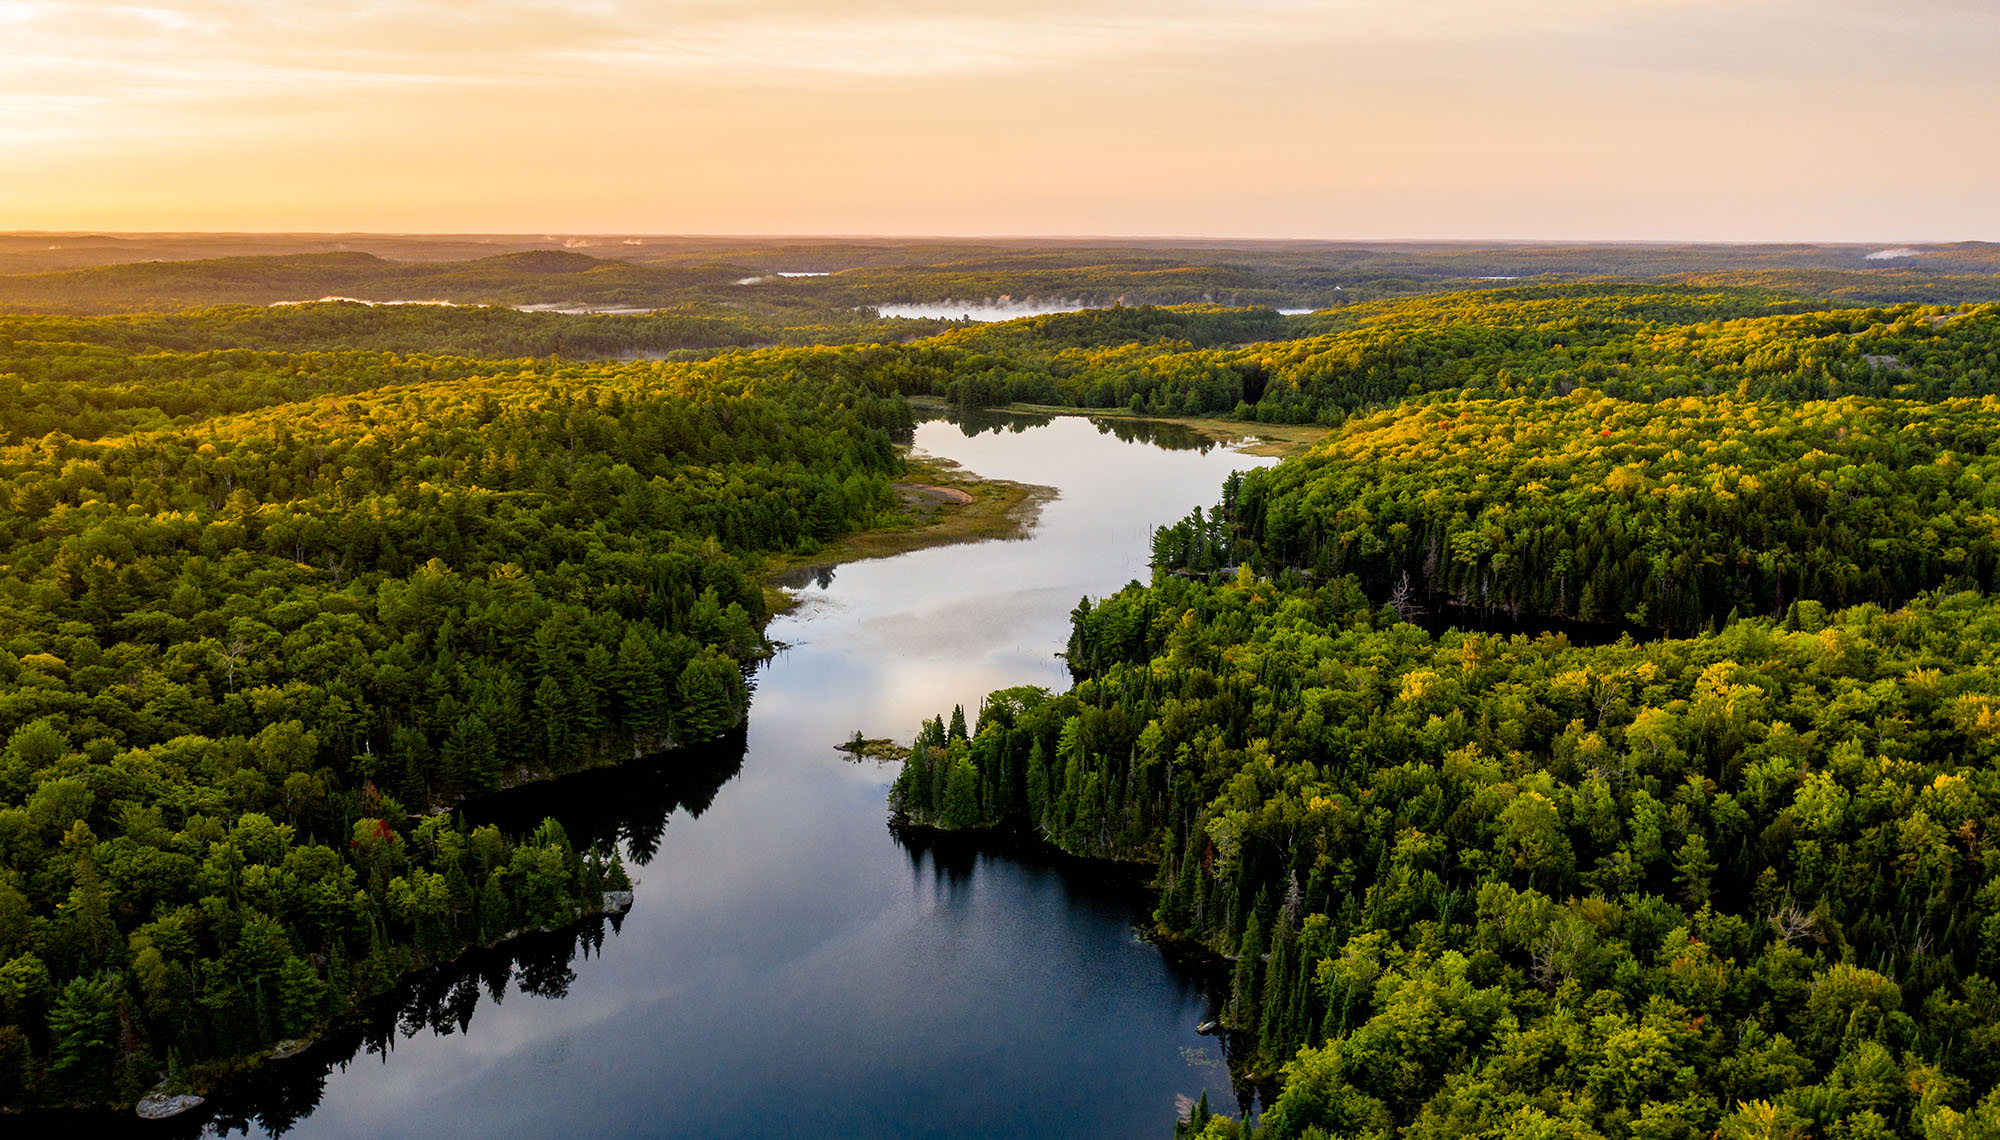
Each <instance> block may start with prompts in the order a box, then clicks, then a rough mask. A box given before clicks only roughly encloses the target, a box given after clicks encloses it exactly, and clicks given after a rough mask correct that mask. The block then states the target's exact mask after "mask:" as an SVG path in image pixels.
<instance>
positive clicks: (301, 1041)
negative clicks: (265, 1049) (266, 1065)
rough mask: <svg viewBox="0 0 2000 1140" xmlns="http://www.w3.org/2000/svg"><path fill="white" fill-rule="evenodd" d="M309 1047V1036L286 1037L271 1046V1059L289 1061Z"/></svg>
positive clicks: (310, 1040) (310, 1046)
mask: <svg viewBox="0 0 2000 1140" xmlns="http://www.w3.org/2000/svg"><path fill="white" fill-rule="evenodd" d="M310 1048H312V1038H310V1037H291V1038H287V1039H285V1040H283V1041H280V1042H278V1043H277V1044H276V1045H275V1046H273V1047H272V1049H271V1060H273V1061H289V1060H291V1059H292V1058H293V1057H296V1056H298V1055H299V1054H301V1053H303V1052H305V1051H306V1050H308V1049H310Z"/></svg>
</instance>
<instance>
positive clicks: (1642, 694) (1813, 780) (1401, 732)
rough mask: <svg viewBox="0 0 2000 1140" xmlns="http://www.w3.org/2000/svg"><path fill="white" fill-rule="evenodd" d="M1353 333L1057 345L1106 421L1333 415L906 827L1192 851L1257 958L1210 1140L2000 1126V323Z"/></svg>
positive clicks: (1169, 928) (1159, 921) (986, 717)
mask: <svg viewBox="0 0 2000 1140" xmlns="http://www.w3.org/2000/svg"><path fill="white" fill-rule="evenodd" d="M1060 320H1061V318H1044V322H1045V323H1044V325H1043V330H1044V332H1045V333H1046V332H1052V331H1053V322H1058V321H1060ZM1312 320H1313V321H1314V322H1315V323H1316V324H1317V325H1318V326H1319V327H1318V328H1317V329H1316V330H1315V331H1313V332H1312V333H1310V334H1309V335H1306V336H1301V337H1294V338H1291V339H1289V340H1286V341H1282V342H1270V343H1263V344H1250V345H1248V346H1245V347H1240V348H1237V347H1216V348H1209V349H1198V348H1195V347H1193V346H1192V344H1191V343H1188V342H1186V341H1185V340H1184V341H1183V342H1182V343H1179V344H1169V343H1166V342H1165V341H1162V342H1160V343H1157V344H1155V345H1153V346H1150V347H1147V346H1135V345H1126V346H1123V348H1122V352H1123V354H1124V356H1123V360H1124V361H1126V362H1129V367H1126V368H1122V369H1121V368H1120V366H1119V364H1118V363H1115V362H1114V361H1115V360H1116V359H1117V358H1118V357H1119V354H1120V352H1121V349H1120V348H1118V347H1110V348H1100V347H1097V346H1095V345H1093V344H1091V343H1089V341H1088V339H1087V338H1078V339H1079V342H1080V343H1078V344H1077V345H1076V346H1074V347H1072V346H1064V345H1059V344H1050V343H1045V344H1043V345H1041V346H1038V347H1036V346H1028V347H1025V348H1024V347H1017V348H1016V352H1017V354H1019V355H1021V356H1028V355H1037V358H1038V359H1039V360H1041V361H1042V362H1043V365H1044V366H1043V368H1042V369H1041V371H1040V373H1039V375H1040V376H1041V377H1043V378H1044V382H1053V384H1054V387H1053V389H1052V394H1053V395H1055V396H1057V397H1060V396H1063V395H1072V398H1074V395H1073V394H1080V395H1081V396H1082V398H1080V399H1075V402H1076V403H1079V404H1091V405H1096V406H1109V405H1115V404H1116V403H1117V402H1118V399H1119V397H1120V396H1122V395H1123V392H1122V391H1119V390H1113V391H1110V392H1108V393H1107V392H1106V391H1105V390H1104V389H1102V388H1101V387H1099V386H1098V385H1099V384H1100V382H1101V381H1113V382H1123V383H1129V384H1131V385H1132V387H1131V389H1130V391H1131V392H1132V393H1133V394H1134V395H1135V396H1136V397H1137V402H1138V404H1143V405H1145V406H1146V407H1148V408H1151V407H1154V406H1155V405H1156V403H1157V402H1158V401H1157V396H1156V393H1158V392H1159V391H1160V390H1161V387H1163V386H1164V385H1158V384H1156V386H1155V387H1154V388H1153V389H1152V391H1151V392H1148V390H1147V389H1146V387H1145V385H1144V382H1143V381H1142V380H1140V379H1139V377H1141V376H1146V375H1152V376H1161V375H1166V376H1172V377H1177V378H1182V379H1180V380H1179V383H1181V384H1182V385H1183V386H1182V387H1181V388H1179V391H1180V392H1181V393H1182V394H1183V399H1188V395H1187V394H1190V393H1191V394H1192V400H1191V401H1190V403H1192V402H1195V401H1198V402H1199V406H1198V407H1193V406H1188V405H1187V404H1183V405H1182V408H1183V410H1186V411H1190V412H1194V411H1203V412H1208V413H1209V414H1211V415H1213V414H1216V413H1217V412H1222V413H1223V414H1224V415H1228V414H1229V413H1228V412H1226V411H1224V409H1225V408H1226V407H1227V403H1226V401H1228V400H1229V399H1230V398H1231V397H1232V396H1236V395H1237V394H1238V392H1240V393H1241V396H1240V398H1241V399H1242V400H1244V401H1245V403H1246V404H1249V405H1250V407H1249V409H1248V413H1249V414H1248V415H1246V414H1245V408H1242V407H1238V408H1236V409H1235V412H1234V414H1235V415H1236V416H1238V417H1239V418H1245V419H1263V418H1264V411H1265V410H1264V408H1263V404H1264V403H1265V402H1267V401H1270V400H1272V399H1273V398H1274V395H1276V398H1277V399H1279V400H1280V401H1282V403H1283V405H1284V406H1287V407H1290V408H1296V409H1300V413H1299V414H1301V415H1303V416H1306V417H1310V419H1312V420H1316V421H1317V422H1319V423H1320V424H1322V425H1324V426H1325V427H1326V428H1327V429H1328V435H1327V438H1326V439H1325V441H1324V442H1323V443H1321V444H1320V445H1319V446H1317V447H1316V448H1314V449H1313V450H1312V451H1311V452H1309V453H1308V454H1306V455H1304V456H1302V457H1299V458H1295V459H1290V460H1287V461H1285V462H1283V463H1281V464H1279V465H1277V466H1276V467H1273V468H1268V469H1265V470H1261V471H1255V472H1251V473H1248V474H1244V475H1240V476H1236V477H1232V478H1231V479H1230V480H1229V481H1228V483H1227V484H1226V485H1225V486H1224V487H1223V488H1222V489H1221V495H1220V500H1219V501H1218V502H1217V504H1216V505H1215V506H1214V507H1213V508H1211V509H1207V510H1197V511H1195V512H1193V513H1192V514H1191V515H1190V516H1189V517H1188V518H1187V519H1186V520H1184V521H1183V522H1181V523H1180V524H1177V525H1174V526H1170V527H1165V528H1161V529H1159V530H1158V531H1156V532H1155V533H1154V537H1153V557H1152V564H1153V578H1152V580H1151V581H1150V582H1149V583H1139V582H1134V583H1132V584H1131V585H1129V586H1128V587H1126V588H1125V589H1124V590H1122V591H1120V592H1118V593H1116V594H1114V595H1112V596H1110V597H1106V598H1099V599H1091V598H1085V599H1083V600H1082V601H1081V602H1080V603H1079V604H1078V605H1077V607H1076V608H1075V610H1074V611H1073V613H1072V615H1071V628H1072V636H1071V639H1070V643H1069V645H1068V647H1067V657H1068V660H1069V663H1070V666H1071V669H1072V671H1073V673H1074V675H1075V677H1076V679H1077V680H1076V684H1075V686H1074V687H1073V688H1072V689H1070V690H1069V691H1067V692H1063V693H1051V692H1048V691H1045V690H1041V689H1036V688H1015V689H1003V690H999V691H996V692H994V693H992V694H990V695H988V696H987V697H986V698H985V700H984V701H983V702H981V703H980V706H979V708H978V710H977V712H976V714H975V715H973V716H971V717H968V716H967V715H966V714H965V712H964V710H963V709H959V710H954V711H953V713H952V715H951V716H950V718H949V721H948V722H947V718H946V717H944V716H939V717H938V718H936V719H934V720H932V721H931V722H929V723H927V724H924V725H922V726H921V727H920V730H919V732H918V733H917V735H916V737H915V740H914V742H913V744H912V747H911V754H910V758H909V761H908V762H907V763H906V765H905V767H904V769H903V771H902V773H901V775H900V776H899V777H898V779H897V781H896V783H895V786H894V787H893V789H892V791H891V797H890V810H891V812H892V814H893V816H894V818H895V820H896V821H897V823H898V825H899V826H914V827H934V828H942V829H947V830H955V829H972V828H995V827H998V828H1008V829H1016V830H1020V831H1024V832H1027V833H1029V834H1032V835H1035V836H1038V837H1040V838H1041V839H1042V840H1044V841H1046V842H1048V843H1050V844H1053V845H1054V846H1056V847H1058V848H1060V849H1062V850H1064V851H1067V852H1070V853H1072V854H1075V855H1080V856H1086V857H1094V858H1109V859H1118V860H1138V861H1144V862H1147V863H1150V864H1152V865H1153V866H1154V867H1155V868H1156V873H1155V880H1154V881H1155V885H1156V887H1157V889H1158V892H1159V894H1158V902H1157V907H1156V909H1155V910H1154V912H1153V916H1152V922H1153V934H1154V937H1156V938H1158V939H1160V940H1161V941H1163V942H1164V943H1167V944H1170V945H1176V944H1177V945H1181V946H1184V947H1186V948H1188V949H1189V950H1190V952H1193V953H1197V954H1205V955H1209V956H1212V958H1213V959H1214V960H1216V961H1218V962H1220V963H1221V964H1222V968H1223V969H1224V970H1226V973H1227V978H1228V981H1227V992H1226V996H1225V998H1224V1000H1223V1012H1222V1018H1221V1020H1222V1022H1223V1024H1224V1027H1225V1031H1226V1032H1227V1033H1228V1034H1229V1035H1230V1038H1231V1041H1232V1042H1233V1045H1232V1050H1231V1056H1232V1061H1233V1063H1234V1065H1235V1067H1236V1071H1237V1076H1238V1078H1239V1080H1240V1081H1241V1082H1242V1087H1244V1088H1245V1090H1246V1093H1245V1097H1246V1099H1245V1100H1244V1102H1243V1105H1242V1106H1241V1107H1245V1108H1247V1107H1248V1106H1249V1104H1250V1101H1249V1099H1248V1091H1249V1090H1256V1091H1258V1092H1259V1093H1261V1095H1262V1098H1263V1108H1262V1111H1261V1114H1260V1115H1258V1116H1257V1118H1256V1119H1255V1121H1254V1124H1253V1123H1252V1122H1251V1121H1250V1118H1249V1116H1248V1115H1247V1114H1245V1115H1243V1116H1240V1117H1233V1116H1228V1115H1222V1114H1219V1113H1217V1112H1216V1111H1215V1110H1214V1109H1213V1108H1212V1107H1211V1106H1210V1105H1208V1104H1207V1103H1206V1101H1205V1100H1204V1101H1203V1102H1202V1103H1200V1104H1198V1105H1196V1106H1195V1108H1194V1109H1193V1111H1192V1112H1191V1113H1190V1114H1189V1116H1188V1118H1187V1119H1186V1120H1185V1121H1184V1122H1183V1124H1182V1125H1181V1126H1180V1132H1181V1134H1182V1135H1184V1136H1189V1137H1203V1138H1205V1140H1223V1138H1233V1137H1240V1136H1245V1135H1250V1134H1253V1133H1254V1135H1255V1136H1257V1137H1266V1136H1268V1137H1272V1138H1291V1137H1299V1138H1306V1137H1318V1138H1325V1137H1381V1138H1389V1137H1427V1136H1439V1137H1445V1136H1451V1137H1456V1136H1471V1135H1478V1136H1494V1137H1523V1138H1526V1137H1578V1138H1591V1137H1607V1138H1623V1137H1648V1138H1651V1137H1688V1138H1695V1137H1709V1136H1722V1137H1730V1138H1735V1137H1745V1138H1748V1137H1760V1138H1762V1137H1806V1136H1827V1137H1861V1136H1923V1137H1926V1138H1936V1137H1960V1136H1965V1137H1970V1136H1988V1135H1995V1134H2000V1070H1996V1068H1995V1067H1994V1060H1993V1058H1994V1055H1995V1046H1996V1044H2000V1042H1996V1041H1995V1040H1994V1034H1995V1033H1996V1028H1995V1026H1996V1025H2000V985H1996V982H1995V978H1996V977H2000V878H1996V875H1995V870H1996V866H1997V865H1996V864H1995V862H1994V860H1995V859H1996V857H2000V856H1997V855H1996V849H1995V847H1994V845H1993V844H1992V842H1991V840H1990V838H1989V835H1990V833H1991V832H1992V831H1993V830H1994V829H1995V828H1996V827H2000V782H1996V779H1995V775H1994V772H1995V768H1994V751H1993V749H1994V741H1993V737H1992V730H1993V727H1994V725H1995V724H1996V723H2000V721H1996V720H1995V716H1994V713H1993V710H1992V709H1991V708H1990V707H1989V706H1991V705H1992V703H1993V696H1992V694H1993V692H1994V690H1995V687H1996V681H2000V677H1996V675H1995V672H1994V670H1995V662H1996V661H2000V605H1996V602H1995V601H1994V594H1993V590H1994V587H1995V582H1994V573H1995V569H1996V568H1995V565H1994V562H1993V558H1992V544H1993V542H1994V541H1995V539H1996V538H2000V516H1996V515H1995V514H1994V512H1993V504H1992V502H1991V500H1990V498H1989V495H1990V493H1989V492H1988V491H1987V489H1986V484H1987V481H1988V480H1989V479H1990V478H1991V477H1992V472H1990V471H1988V470H1987V464H1988V463H1989V462H1990V460H1989V458H1988V456H1989V455H1990V453H1991V452H1992V450H1993V449H1992V446H1991V444H1992V440H1991V436H1990V433H1991V432H1992V430H1993V426H1992V425H1993V424H1994V422H1995V413H1996V411H2000V406H1996V405H1995V403H1994V400H1995V397H1996V395H2000V393H1995V391H1994V388H1993V377H1994V375H1995V366H1996V363H2000V361H1996V355H1995V349H1996V345H1995V333H1996V331H2000V313H1996V311H1995V310H1993V309H1992V308H1990V307H1987V308H1972V309H1953V310H1949V311H1945V310H1937V309H1928V308H1918V307H1914V306H1895V307H1890V308H1886V309H1877V308H1861V309H1831V310H1829V309H1822V308H1816V307H1813V306H1800V305H1798V304H1796V303H1795V301H1792V300H1787V299H1784V298H1781V297H1774V296H1764V295H1761V294H1756V293H1746V292H1744V291H1741V290H1727V291H1723V292H1721V293H1714V294H1710V293H1708V292H1706V291H1691V292H1658V291H1655V290H1651V289H1646V290H1639V289H1634V288H1632V287H1585V288H1580V289H1577V290H1562V289H1549V288H1546V287H1529V288H1522V289H1512V290H1507V291H1504V292H1501V293H1497V294H1492V293H1488V294H1468V295H1445V296H1441V297H1435V298H1420V299H1415V300H1411V301H1405V302H1396V303H1382V304H1378V305H1361V306H1354V307H1352V308H1349V309H1346V310H1343V311H1341V312H1340V313H1338V314H1335V315H1333V316H1332V317H1331V318H1327V317H1325V316H1322V317H1318V318H1312ZM1032 327H1033V326H1032V324H1031V323H1021V324H1019V325H1017V326H1013V327H1007V328H998V329H995V330H994V333H995V334H997V335H1004V336H1006V337H1009V338H1011V339H1013V340H1015V341H1017V342H1019V343H1020V344H1022V345H1025V343H1026V342H1025V340H1024V338H1026V337H1028V335H1029V330H1030V329H1031V328H1032ZM978 335H979V334H978V333H977V332H975V333H970V334H967V333H958V332H953V333H948V334H946V335H945V337H944V338H941V339H946V340H951V339H963V338H965V337H967V336H972V337H977V336H978ZM1050 339H1053V338H1050ZM1086 377H1094V378H1092V379H1089V380H1088V382H1087V383H1086V382H1085V379H1084V378H1086ZM1252 377H1254V378H1255V380H1252V381H1251V385H1250V386H1247V387H1243V388H1240V389H1235V388H1233V387H1232V386H1233V385H1237V384H1241V383H1243V382H1244V381H1245V380H1251V378H1252ZM1174 382H1175V381H1167V383H1168V384H1171V383H1174ZM1258 382H1261V384H1262V388H1261V391H1259V390H1258V389H1257V388H1256V387H1255V385H1256V383H1258ZM954 383H964V381H963V380H959V381H954ZM1166 391H1168V392H1173V391H1175V389H1174V388H1171V387H1167V388H1166ZM1278 393H1282V395H1277V394H1278ZM1010 394H1011V393H1009V392H1006V391H999V392H997V393H995V396H994V401H995V402H999V399H1000V398H1001V397H1005V396H1008V395H1010ZM1253 397H1254V401H1253ZM1015 398H1019V397H1015ZM1166 403H1167V405H1168V406H1169V407H1171V406H1173V401H1172V399H1169V400H1167V401H1166ZM1135 406H1136V405H1135ZM1481 611H1503V612H1505V613H1507V614H1510V615H1531V616H1539V617H1542V618H1545V619H1549V620H1550V621H1552V622H1554V623H1555V624H1556V625H1557V626H1558V628H1557V629H1555V630H1554V631H1553V632H1546V633H1540V634H1532V635H1531V634H1525V633H1515V634H1496V633H1484V632H1479V631H1478V630H1477V629H1467V628H1456V626H1458V625H1460V624H1471V623H1469V622H1465V621H1463V619H1467V618H1470V617H1472V616H1475V615H1476V614H1478V613H1479V612H1481ZM1454 618H1456V619H1459V620H1454Z"/></svg>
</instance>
